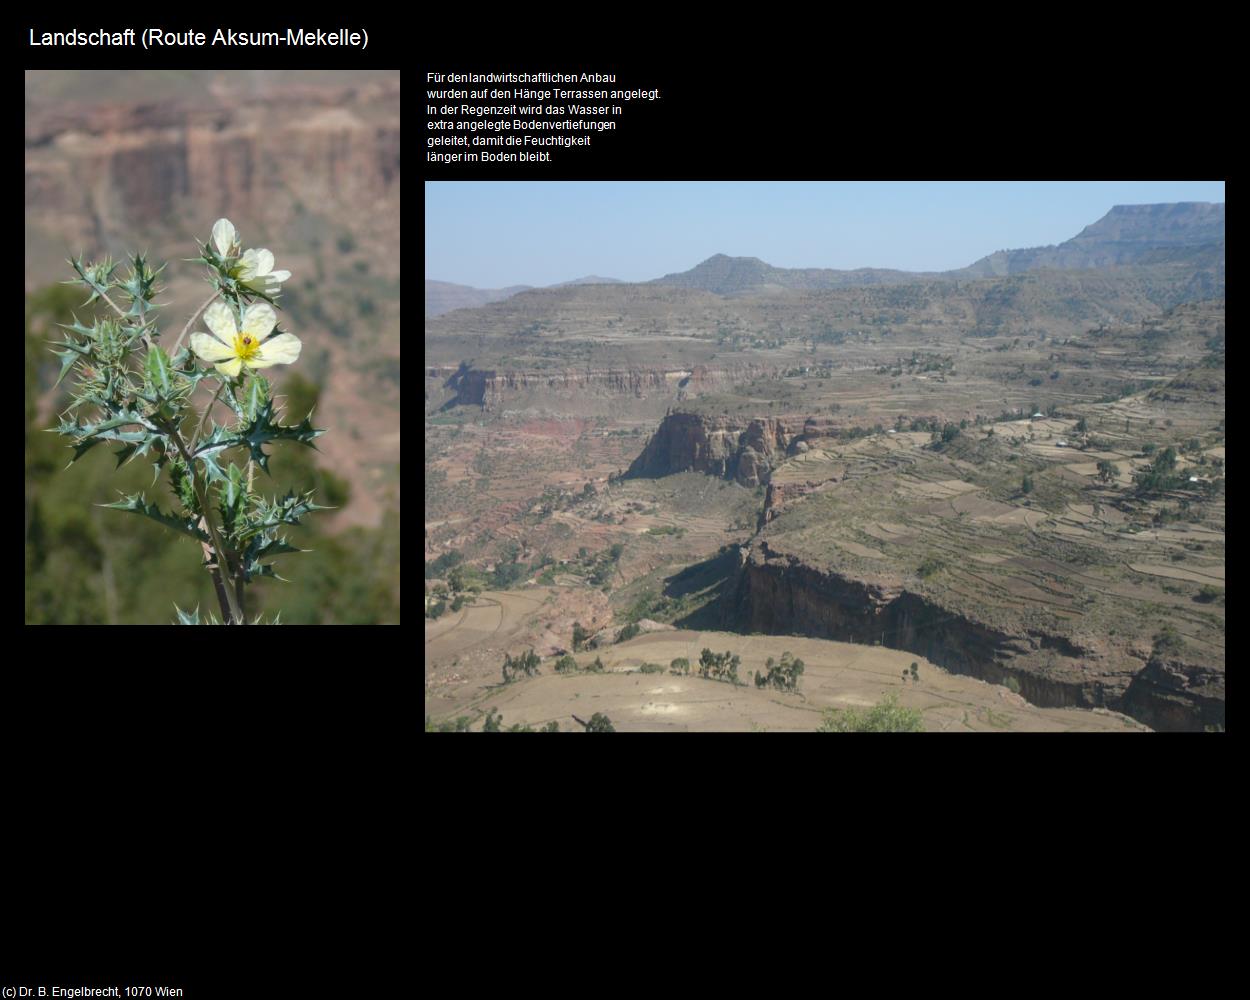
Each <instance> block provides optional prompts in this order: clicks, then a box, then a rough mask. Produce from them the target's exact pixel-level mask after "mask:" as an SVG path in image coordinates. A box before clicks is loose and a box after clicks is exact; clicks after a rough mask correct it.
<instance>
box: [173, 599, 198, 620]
mask: <svg viewBox="0 0 1250 1000" xmlns="http://www.w3.org/2000/svg"><path fill="white" fill-rule="evenodd" d="M174 610H175V611H176V612H178V620H177V621H176V622H174V624H175V625H198V624H200V606H199V605H198V604H197V605H196V606H195V610H194V611H192V612H191V613H190V614H187V613H186V612H185V611H183V610H182V608H180V607H178V605H177V603H175V604H174Z"/></svg>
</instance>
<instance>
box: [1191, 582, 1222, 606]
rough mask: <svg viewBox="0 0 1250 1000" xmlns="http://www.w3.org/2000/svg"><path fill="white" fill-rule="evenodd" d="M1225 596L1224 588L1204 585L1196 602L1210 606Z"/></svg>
mask: <svg viewBox="0 0 1250 1000" xmlns="http://www.w3.org/2000/svg"><path fill="white" fill-rule="evenodd" d="M1223 596H1224V588H1223V587H1216V586H1213V585H1212V584H1209V583H1204V584H1203V585H1202V589H1201V590H1199V591H1198V596H1197V597H1196V598H1194V600H1197V601H1201V602H1202V603H1203V604H1210V603H1211V602H1212V601H1214V600H1215V599H1216V598H1219V597H1223Z"/></svg>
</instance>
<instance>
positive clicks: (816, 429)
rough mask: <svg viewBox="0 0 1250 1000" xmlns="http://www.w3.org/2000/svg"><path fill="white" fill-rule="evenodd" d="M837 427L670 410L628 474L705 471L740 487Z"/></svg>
mask: <svg viewBox="0 0 1250 1000" xmlns="http://www.w3.org/2000/svg"><path fill="white" fill-rule="evenodd" d="M838 426H839V425H837V424H836V423H835V422H834V421H833V420H830V419H828V418H824V417H807V416H786V417H756V418H754V419H750V420H748V419H743V418H740V417H723V416H713V415H710V414H702V413H688V412H685V411H680V410H679V411H674V412H672V413H669V414H668V415H667V416H666V417H665V418H664V420H663V422H662V423H661V424H660V426H659V427H658V428H657V429H656V432H655V433H654V434H653V435H651V440H649V441H648V442H647V445H646V447H645V448H643V450H642V454H640V455H639V456H638V457H637V458H636V459H634V462H633V464H632V465H631V466H630V467H629V471H628V472H627V473H626V476H627V477H641V478H655V477H658V476H667V475H671V474H672V473H675V472H704V473H707V474H708V475H713V476H721V477H723V478H725V479H732V480H734V481H736V482H738V483H739V484H741V485H743V486H758V485H759V484H760V483H764V482H767V481H768V477H769V475H770V474H771V472H772V470H773V469H774V468H775V467H776V466H777V464H778V463H779V462H780V461H781V459H782V458H783V457H785V456H786V455H790V454H794V453H795V452H796V451H798V450H800V449H801V447H802V445H803V444H804V443H806V442H807V441H809V440H811V439H813V438H818V437H831V436H833V435H834V434H835V433H836V432H837V429H838Z"/></svg>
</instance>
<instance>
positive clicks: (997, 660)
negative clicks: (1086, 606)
mask: <svg viewBox="0 0 1250 1000" xmlns="http://www.w3.org/2000/svg"><path fill="white" fill-rule="evenodd" d="M741 556H742V562H741V575H740V577H739V580H738V586H737V594H736V600H735V602H734V608H733V617H734V619H735V621H736V622H737V624H738V626H739V627H740V628H742V629H743V630H744V631H752V632H756V631H758V632H767V633H773V634H797V635H810V636H815V637H818V638H825V639H835V640H838V641H841V642H856V643H864V644H877V643H880V644H882V645H885V646H889V647H891V648H894V649H904V650H907V651H908V652H911V653H916V654H918V655H920V656H923V657H925V659H927V660H929V661H930V662H931V663H935V664H937V665H938V666H941V667H944V668H945V669H947V670H950V671H951V672H953V673H960V674H967V675H969V676H973V677H978V678H980V679H982V680H985V681H988V682H990V683H994V684H1001V683H1005V682H1006V681H1007V679H1008V678H1014V679H1015V681H1016V682H1017V683H1018V684H1019V688H1020V693H1021V695H1023V696H1024V697H1025V698H1026V699H1028V700H1029V701H1030V702H1032V703H1033V704H1035V705H1040V706H1043V707H1055V708H1062V707H1075V708H1109V709H1112V710H1115V711H1119V712H1123V713H1125V714H1126V715H1130V716H1132V717H1133V718H1136V719H1138V720H1140V721H1142V722H1144V723H1145V724H1146V725H1148V726H1151V727H1152V728H1155V729H1164V730H1201V729H1203V727H1204V726H1208V725H1223V724H1224V710H1225V697H1224V678H1223V675H1222V674H1220V673H1218V672H1217V671H1213V670H1209V669H1205V668H1201V667H1194V666H1191V665H1184V664H1179V663H1158V662H1155V661H1152V662H1151V663H1149V664H1147V665H1145V666H1144V667H1143V665H1142V662H1141V660H1139V659H1135V658H1133V657H1132V656H1131V655H1130V654H1128V653H1127V652H1125V651H1112V652H1111V653H1110V654H1108V653H1105V652H1102V651H1099V650H1095V649H1091V648H1087V647H1085V646H1082V645H1081V644H1080V643H1078V642H1075V641H1074V640H1072V639H1071V638H1068V637H1065V636H1058V635H1047V634H1043V633H1039V632H1036V631H1029V630H1025V629H1014V630H1013V629H1005V628H995V627H992V626H989V625H986V624H985V623H983V622H978V621H975V620H973V619H972V618H970V617H969V616H967V615H963V614H957V613H952V612H951V611H950V610H949V609H947V608H944V607H942V606H941V605H939V604H937V603H935V602H934V601H933V600H931V599H929V598H927V597H925V596H924V595H921V594H917V593H913V592H910V591H908V590H906V589H905V587H904V585H903V581H901V580H893V579H886V578H882V579H877V580H870V579H859V578H856V577H853V576H847V575H843V574H840V573H836V572H828V571H823V570H820V569H817V568H815V567H812V566H808V565H805V564H804V563H803V562H802V561H801V560H799V559H797V558H795V557H794V556H789V555H781V554H778V553H775V552H773V551H771V550H770V549H769V547H768V544H767V543H766V542H759V541H757V542H756V543H755V544H753V545H752V546H750V547H749V548H744V549H743V550H742V553H741Z"/></svg>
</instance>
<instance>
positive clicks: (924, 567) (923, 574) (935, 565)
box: [916, 556, 946, 579]
mask: <svg viewBox="0 0 1250 1000" xmlns="http://www.w3.org/2000/svg"><path fill="white" fill-rule="evenodd" d="M945 568H946V562H945V561H944V560H942V559H940V558H938V557H937V556H926V557H925V560H924V562H922V563H921V564H920V565H919V566H918V567H917V568H916V574H917V575H918V576H919V577H920V578H921V579H927V578H928V577H931V576H933V574H934V573H938V572H940V571H941V570H943V569H945Z"/></svg>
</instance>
